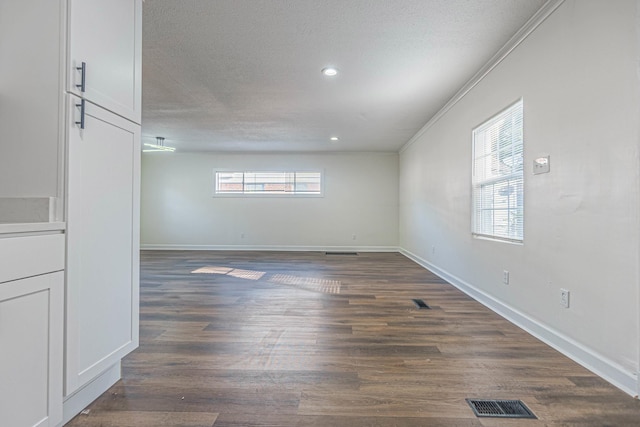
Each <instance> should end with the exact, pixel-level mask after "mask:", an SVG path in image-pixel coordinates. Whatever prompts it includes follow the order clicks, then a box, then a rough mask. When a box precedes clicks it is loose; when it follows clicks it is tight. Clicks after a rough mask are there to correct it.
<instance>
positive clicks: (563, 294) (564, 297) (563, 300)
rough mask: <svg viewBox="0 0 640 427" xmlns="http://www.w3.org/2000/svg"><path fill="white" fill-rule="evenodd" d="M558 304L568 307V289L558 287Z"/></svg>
mask: <svg viewBox="0 0 640 427" xmlns="http://www.w3.org/2000/svg"><path fill="white" fill-rule="evenodd" d="M560 305H562V306H563V307H564V308H569V291H568V290H566V289H562V288H561V289H560Z"/></svg>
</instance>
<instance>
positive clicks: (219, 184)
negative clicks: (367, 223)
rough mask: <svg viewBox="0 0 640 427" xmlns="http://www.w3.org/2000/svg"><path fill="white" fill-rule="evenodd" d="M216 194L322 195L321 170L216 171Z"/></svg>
mask: <svg viewBox="0 0 640 427" xmlns="http://www.w3.org/2000/svg"><path fill="white" fill-rule="evenodd" d="M215 194H275V195H278V194H280V195H321V194H322V174H321V173H320V172H272V171H269V172H216V190H215Z"/></svg>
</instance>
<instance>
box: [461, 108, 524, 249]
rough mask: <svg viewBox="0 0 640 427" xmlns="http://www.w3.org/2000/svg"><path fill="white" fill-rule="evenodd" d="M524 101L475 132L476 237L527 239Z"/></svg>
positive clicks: (474, 207) (493, 118) (474, 230)
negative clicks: (525, 235)
mask: <svg viewBox="0 0 640 427" xmlns="http://www.w3.org/2000/svg"><path fill="white" fill-rule="evenodd" d="M522 113H523V107H522V100H520V101H518V102H516V103H515V104H514V105H512V106H510V107H509V108H507V109H506V110H505V111H503V112H501V113H499V114H498V115H496V116H494V117H492V118H491V119H489V120H487V121H486V122H485V123H483V124H481V125H480V126H478V127H477V128H475V129H474V130H473V174H472V179H473V182H472V185H473V221H472V223H473V230H472V232H473V234H474V235H476V236H485V237H491V238H496V239H501V240H507V241H515V242H522V241H523V238H524V169H523V166H524V155H523V117H522V115H523V114H522Z"/></svg>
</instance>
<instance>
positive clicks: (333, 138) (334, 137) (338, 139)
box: [329, 136, 340, 141]
mask: <svg viewBox="0 0 640 427" xmlns="http://www.w3.org/2000/svg"><path fill="white" fill-rule="evenodd" d="M329 139H330V140H332V141H340V138H338V137H337V136H332V137H331V138H329Z"/></svg>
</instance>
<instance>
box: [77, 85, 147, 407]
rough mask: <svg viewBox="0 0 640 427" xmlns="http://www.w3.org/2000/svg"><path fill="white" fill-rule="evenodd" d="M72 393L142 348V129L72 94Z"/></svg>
mask: <svg viewBox="0 0 640 427" xmlns="http://www.w3.org/2000/svg"><path fill="white" fill-rule="evenodd" d="M68 101H69V102H68V104H69V105H68V117H69V129H68V183H67V198H68V200H67V343H66V344H67V351H66V367H67V370H66V388H65V393H66V395H69V394H70V393H71V392H73V391H74V390H76V389H78V388H79V387H81V386H82V385H84V384H86V383H87V382H88V381H90V380H91V379H93V378H94V377H95V376H96V375H98V374H100V373H102V372H103V371H104V370H105V369H107V368H109V367H111V366H112V365H113V364H114V363H116V362H118V361H119V360H120V359H121V358H122V357H123V356H124V355H126V354H127V353H129V352H130V351H132V350H133V349H135V348H136V347H137V346H138V313H139V308H138V304H139V302H138V301H139V299H138V289H139V285H138V277H139V186H140V180H139V174H140V126H138V125H136V124H134V123H132V122H130V121H128V120H125V119H123V118H121V117H119V116H116V115H114V114H112V113H110V112H108V111H106V110H104V109H102V108H100V107H97V106H95V105H93V104H91V103H88V102H87V103H86V104H85V119H84V125H85V129H84V130H83V129H80V128H79V126H78V125H77V124H75V122H76V121H79V118H78V115H79V113H80V111H79V108H77V107H76V104H79V102H80V101H79V99H77V98H76V97H74V96H72V95H68Z"/></svg>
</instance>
